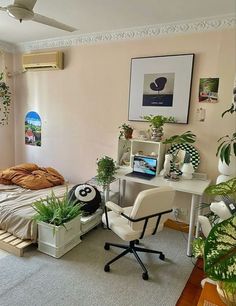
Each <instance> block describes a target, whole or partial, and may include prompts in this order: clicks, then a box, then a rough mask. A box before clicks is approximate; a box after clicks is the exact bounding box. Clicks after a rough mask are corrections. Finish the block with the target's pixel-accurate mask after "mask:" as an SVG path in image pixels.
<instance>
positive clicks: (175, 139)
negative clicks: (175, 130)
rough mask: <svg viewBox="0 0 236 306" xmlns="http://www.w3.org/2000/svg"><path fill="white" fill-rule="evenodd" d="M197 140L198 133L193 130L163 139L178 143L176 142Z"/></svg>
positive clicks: (166, 141)
mask: <svg viewBox="0 0 236 306" xmlns="http://www.w3.org/2000/svg"><path fill="white" fill-rule="evenodd" d="M195 141H196V135H195V134H193V133H192V132H191V131H187V132H184V133H183V134H181V135H173V136H171V137H170V138H168V139H166V140H165V141H163V143H165V144H167V143H170V144H176V143H194V142H195Z"/></svg>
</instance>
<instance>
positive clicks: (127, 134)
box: [124, 130, 133, 139]
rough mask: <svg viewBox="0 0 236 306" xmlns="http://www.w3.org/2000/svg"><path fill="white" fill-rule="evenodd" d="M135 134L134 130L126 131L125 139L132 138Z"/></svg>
mask: <svg viewBox="0 0 236 306" xmlns="http://www.w3.org/2000/svg"><path fill="white" fill-rule="evenodd" d="M132 135H133V130H127V131H124V136H125V139H131V138H132Z"/></svg>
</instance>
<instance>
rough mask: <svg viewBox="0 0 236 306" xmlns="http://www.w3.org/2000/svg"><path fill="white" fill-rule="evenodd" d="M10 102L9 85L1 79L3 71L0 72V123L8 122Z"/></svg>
mask: <svg viewBox="0 0 236 306" xmlns="http://www.w3.org/2000/svg"><path fill="white" fill-rule="evenodd" d="M10 104H11V93H10V91H9V86H8V85H7V84H6V83H5V82H4V81H3V73H0V125H5V124H8V117H9V113H10Z"/></svg>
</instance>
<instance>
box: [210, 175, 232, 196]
mask: <svg viewBox="0 0 236 306" xmlns="http://www.w3.org/2000/svg"><path fill="white" fill-rule="evenodd" d="M205 193H206V194H209V195H212V196H217V195H221V196H225V197H228V198H232V199H233V200H236V177H234V178H232V179H231V180H228V181H226V182H222V183H220V184H216V185H211V186H209V187H207V188H206V189H205Z"/></svg>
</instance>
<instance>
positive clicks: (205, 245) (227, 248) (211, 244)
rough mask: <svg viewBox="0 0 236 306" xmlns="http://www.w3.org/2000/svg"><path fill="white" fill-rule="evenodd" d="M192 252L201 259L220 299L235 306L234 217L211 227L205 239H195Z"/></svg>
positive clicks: (235, 234) (235, 217) (235, 241)
mask: <svg viewBox="0 0 236 306" xmlns="http://www.w3.org/2000/svg"><path fill="white" fill-rule="evenodd" d="M193 252H194V255H195V256H196V257H199V256H202V257H203V261H204V272H205V274H206V275H207V276H208V277H209V278H210V279H211V280H213V281H215V282H216V284H217V291H218V293H219V296H220V297H221V299H222V300H223V301H224V302H225V303H226V304H227V305H229V306H234V305H236V304H235V303H236V269H235V267H236V216H232V217H231V218H229V219H227V220H224V221H222V222H220V223H218V224H216V225H215V226H213V228H212V229H211V231H210V233H209V235H208V237H207V238H206V239H203V238H197V239H196V240H195V241H194V243H193Z"/></svg>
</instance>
